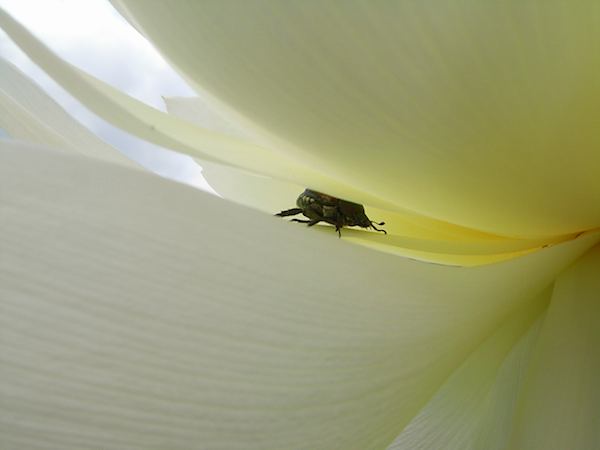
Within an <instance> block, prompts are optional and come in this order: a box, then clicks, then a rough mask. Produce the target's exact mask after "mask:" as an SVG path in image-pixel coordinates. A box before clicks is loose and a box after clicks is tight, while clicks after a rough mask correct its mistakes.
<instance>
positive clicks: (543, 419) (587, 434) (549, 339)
mask: <svg viewBox="0 0 600 450" xmlns="http://www.w3.org/2000/svg"><path fill="white" fill-rule="evenodd" d="M599 273H600V247H596V248H594V249H593V250H591V251H590V252H589V253H588V254H586V255H585V256H584V257H583V258H580V259H579V260H578V261H577V262H576V263H575V264H574V265H573V266H572V267H571V268H569V269H568V270H567V271H566V272H565V273H563V274H561V275H560V276H559V277H558V279H557V281H556V285H555V288H554V293H553V296H552V303H551V304H550V308H549V310H548V314H547V317H546V319H545V321H544V324H543V328H542V330H541V333H540V342H539V344H538V347H537V348H536V350H535V354H534V360H533V363H532V370H531V373H530V374H529V376H528V378H527V380H526V384H525V395H524V398H523V399H522V401H521V404H520V405H519V413H520V414H519V419H518V422H517V424H518V426H517V430H516V432H515V434H514V436H513V439H512V441H511V446H510V448H511V449H515V450H516V449H523V448H526V449H531V450H561V449H566V448H573V449H593V448H599V447H600V433H599V430H600V428H599V425H600V390H599V389H598V380H600V351H599V349H600V276H598V274H599Z"/></svg>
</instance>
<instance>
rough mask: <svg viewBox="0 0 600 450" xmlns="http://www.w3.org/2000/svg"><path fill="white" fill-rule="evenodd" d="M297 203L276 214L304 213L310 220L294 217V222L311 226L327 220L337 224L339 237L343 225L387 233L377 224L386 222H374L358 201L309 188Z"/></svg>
mask: <svg viewBox="0 0 600 450" xmlns="http://www.w3.org/2000/svg"><path fill="white" fill-rule="evenodd" d="M296 205H297V206H298V207H297V208H292V209H286V210H285V211H281V212H279V213H277V214H275V215H276V216H279V217H287V216H295V215H296V214H300V213H302V214H303V215H304V216H306V217H308V218H309V219H310V220H302V219H292V222H300V223H306V224H308V226H309V227H312V226H313V225H316V224H317V223H319V222H327V223H330V224H331V225H335V231H337V232H338V236H339V237H342V232H341V231H340V230H341V229H342V227H354V226H358V227H362V228H373V229H374V230H376V231H380V232H382V233H384V234H387V232H386V231H385V230H380V229H379V228H377V227H376V226H375V225H385V222H379V223H377V222H373V221H372V220H371V219H369V218H368V217H367V215H366V214H365V208H364V206H363V205H359V204H358V203H353V202H349V201H347V200H341V199H339V198H336V197H333V196H331V195H327V194H323V193H322V192H317V191H313V190H312V189H308V188H307V189H305V190H304V192H302V194H300V195H299V196H298V199H297V200H296Z"/></svg>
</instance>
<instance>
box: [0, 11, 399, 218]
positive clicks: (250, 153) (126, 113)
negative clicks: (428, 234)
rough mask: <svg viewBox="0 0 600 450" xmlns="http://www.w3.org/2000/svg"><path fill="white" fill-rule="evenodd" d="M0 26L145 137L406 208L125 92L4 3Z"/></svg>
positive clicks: (82, 94)
mask: <svg viewBox="0 0 600 450" xmlns="http://www.w3.org/2000/svg"><path fill="white" fill-rule="evenodd" d="M0 26H1V27H2V28H3V29H4V31H5V32H6V33H7V34H8V35H9V36H10V37H11V38H12V39H13V40H14V41H15V43H16V44H17V45H18V46H19V47H20V48H21V49H22V50H23V51H24V52H25V53H26V54H27V55H28V56H29V57H30V58H31V59H32V60H33V61H34V62H35V63H36V64H38V65H39V66H40V67H41V68H42V69H43V70H45V71H46V72H47V73H48V75H50V76H51V77H52V78H54V80H55V81H56V82H58V83H59V84H61V85H62V86H63V87H64V88H65V89H66V90H67V91H68V92H69V93H71V94H72V95H73V96H74V97H76V98H77V99H78V100H79V101H81V103H83V104H84V105H85V106H87V107H88V108H89V109H90V110H91V111H93V112H94V113H96V114H97V115H98V116H100V117H102V118H103V119H105V120H106V121H107V122H109V123H111V124H113V125H115V126H117V127H119V128H121V129H123V130H125V131H127V132H129V133H132V134H134V135H136V136H138V137H140V138H142V139H146V140H148V141H149V142H152V143H154V144H157V145H159V146H162V147H166V148H171V149H173V150H177V151H180V152H183V153H186V154H189V155H190V156H194V157H200V158H202V159H203V160H207V161H213V162H219V163H222V164H226V165H229V166H233V167H241V168H244V169H246V170H252V171H254V172H256V173H258V174H263V175H268V176H271V177H273V178H276V179H283V180H288V181H292V182H297V183H299V184H301V185H303V186H313V187H315V188H319V189H321V190H323V191H325V192H330V193H332V194H334V195H335V194H338V196H339V197H342V198H353V199H356V200H360V201H362V202H363V203H372V204H375V205H379V206H381V207H385V208H395V209H400V210H404V208H402V207H399V206H398V205H394V204H393V203H391V202H389V201H385V200H382V199H381V198H378V197H377V196H376V195H373V194H372V193H370V192H368V191H361V190H358V189H356V187H354V185H353V183H351V182H349V181H347V180H341V181H340V180H336V179H334V178H332V176H331V174H329V173H324V172H322V171H321V168H320V167H319V166H312V167H310V166H309V165H308V163H307V161H302V160H293V159H291V158H290V157H289V155H284V154H282V153H281V152H277V151H273V150H272V149H268V148H266V147H263V146H259V145H256V144H253V143H251V142H248V141H243V140H240V139H237V138H233V137H230V136H227V135H224V134H222V133H216V132H214V131H210V130H206V129H202V128H199V127H197V126H194V125H192V124H191V123H189V122H187V121H182V120H180V119H178V118H177V117H175V116H172V115H169V114H165V113H163V112H162V111H159V110H156V109H154V108H152V107H149V106H147V105H146V104H144V103H142V102H140V101H138V100H136V99H134V98H132V97H130V96H128V95H126V94H123V93H122V92H120V91H118V90H117V89H114V88H113V87H111V86H109V85H108V84H106V83H104V82H102V81H101V80H98V79H97V78H94V77H92V76H91V75H89V74H87V73H85V72H83V71H81V70H79V69H77V68H75V67H73V66H72V65H70V64H68V63H66V62H65V61H63V60H61V59H60V58H59V57H57V56H56V55H55V54H54V53H52V52H51V51H50V50H49V49H48V48H47V47H46V46H45V45H44V44H42V43H41V42H39V41H38V40H37V39H36V38H35V37H34V36H33V35H32V34H31V33H29V32H28V31H27V30H26V29H25V28H24V27H23V26H22V25H20V24H19V23H18V22H16V21H15V20H14V19H12V18H11V17H10V16H9V15H8V14H7V13H6V12H5V11H3V10H2V9H1V8H0ZM342 194H343V195H342Z"/></svg>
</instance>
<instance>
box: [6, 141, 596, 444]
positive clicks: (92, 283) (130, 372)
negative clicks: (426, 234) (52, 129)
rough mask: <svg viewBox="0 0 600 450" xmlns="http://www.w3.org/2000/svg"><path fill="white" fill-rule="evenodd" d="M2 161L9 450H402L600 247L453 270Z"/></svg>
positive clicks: (584, 244)
mask: <svg viewBox="0 0 600 450" xmlns="http://www.w3.org/2000/svg"><path fill="white" fill-rule="evenodd" d="M1 145H2V150H1V152H0V158H1V161H0V204H1V205H3V206H2V208H3V210H2V218H3V219H2V221H1V222H0V248H1V249H2V253H1V257H0V277H1V278H0V298H1V299H2V302H1V303H0V307H1V308H2V310H1V314H0V320H1V321H2V324H1V327H0V329H1V330H2V331H1V333H2V334H1V340H0V345H1V352H0V354H1V355H2V365H1V366H0V367H1V369H0V370H1V374H2V376H1V377H0V387H1V389H0V401H1V403H2V405H3V408H2V410H1V411H2V412H1V413H0V430H1V431H2V432H1V433H0V436H1V437H0V439H1V441H0V442H2V444H3V446H4V447H5V448H28V449H41V448H44V449H48V448H56V449H62V450H65V449H77V450H81V449H86V448H90V449H91V448H94V449H96V448H102V449H113V448H114V449H122V448H140V449H142V448H143V449H149V448H199V449H208V448H210V449H228V450H232V449H260V450H265V449H273V450H275V449H281V448H293V449H307V450H308V449H310V450H318V449H323V450H330V449H332V448H344V449H357V450H364V449H368V448H372V449H376V448H385V446H387V445H388V444H389V443H390V442H391V441H392V440H393V439H394V438H395V436H396V435H397V434H398V433H399V432H400V431H401V430H402V428H403V427H404V426H405V425H406V424H407V423H408V422H410V420H411V419H412V417H413V416H414V415H415V414H417V413H418V411H419V409H420V408H421V407H422V406H423V405H425V403H427V401H428V399H429V398H430V397H431V396H432V395H433V394H434V393H435V392H436V390H437V389H438V388H439V387H440V386H441V385H442V384H443V383H444V382H445V380H446V379H447V377H448V376H449V374H450V373H451V372H452V371H453V370H454V369H455V368H456V367H457V366H459V365H460V364H461V363H462V361H463V360H464V359H465V358H466V357H467V356H468V354H469V353H470V352H471V351H473V350H474V349H476V348H477V346H478V345H479V343H480V342H482V340H483V339H484V338H485V337H486V336H487V335H489V334H490V333H491V332H492V331H493V330H494V328H495V327H497V326H498V325H500V324H501V323H502V321H503V320H504V318H505V317H506V315H507V314H509V313H510V312H511V311H512V310H514V309H515V308H516V307H518V306H519V305H524V306H525V305H527V304H528V302H529V301H530V299H533V298H534V297H536V295H538V294H539V293H540V292H541V291H542V290H543V289H544V287H546V286H547V285H548V284H549V283H550V282H551V281H552V280H553V279H554V278H555V276H556V275H557V274H558V273H560V271H561V270H562V269H563V268H564V267H565V266H566V265H568V264H569V263H570V262H571V261H573V260H575V259H576V258H577V257H578V256H579V255H580V254H581V253H582V252H584V251H585V250H586V249H587V248H589V247H590V246H592V245H594V243H595V242H596V241H597V240H598V236H597V235H595V236H588V237H584V238H580V239H577V240H575V241H570V242H567V243H564V244H559V245H556V246H554V247H550V248H547V249H544V250H542V251H540V252H537V253H535V254H532V255H528V256H524V257H522V258H518V259H514V260H511V261H508V262H505V263H499V264H492V265H488V266H483V267H477V268H456V267H443V266H439V265H432V264H426V263H421V262H417V261H411V260H406V259H404V258H398V257H396V256H392V255H386V254H384V253H381V252H375V251H371V250H368V249H364V248H360V247H356V246H351V245H348V244H347V243H345V242H344V241H343V240H338V239H337V238H335V237H332V236H331V235H327V234H320V233H307V232H306V230H305V229H302V228H296V227H292V226H288V224H286V223H283V222H282V221H280V220H278V219H277V218H274V217H269V216H267V215H265V214H262V213H260V212H256V211H252V210H250V209H247V208H243V207H240V206H236V205H233V204H231V203H228V202H226V201H223V200H222V199H219V198H216V197H212V196H209V195H208V194H205V193H203V192H200V191H197V190H194V189H192V188H189V187H186V186H183V185H179V184H177V183H174V182H170V181H167V180H163V179H160V178H159V177H157V176H154V175H150V174H145V173H141V172H139V171H134V170H129V169H125V168H122V167H119V166H116V165H111V164H107V163H102V162H99V161H98V160H93V159H89V158H84V157H76V156H69V155H67V154H63V153H55V152H52V151H49V150H44V149H39V148H36V147H33V146H27V145H25V144H14V143H10V142H7V141H5V142H3V143H2V144H1ZM307 261H310V264H308V263H307ZM525 320H526V319H525ZM511 339H512V338H511ZM8 412H10V413H8Z"/></svg>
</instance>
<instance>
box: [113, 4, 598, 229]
mask: <svg viewBox="0 0 600 450" xmlns="http://www.w3.org/2000/svg"><path fill="white" fill-rule="evenodd" d="M112 3H113V4H114V5H115V6H117V7H118V8H119V10H120V11H121V12H122V13H124V14H125V16H126V17H127V18H128V19H129V20H130V21H131V22H132V23H134V24H135V25H136V27H137V28H138V29H139V30H141V31H142V32H143V33H144V34H145V35H146V36H147V37H149V38H150V39H151V40H152V42H153V43H154V44H155V45H156V46H157V47H158V48H159V49H160V51H161V52H162V53H163V55H165V56H166V57H167V58H168V59H169V60H170V61H171V62H172V63H173V64H174V66H175V67H177V68H178V69H179V71H180V72H181V73H182V74H183V75H184V76H185V77H186V79H188V80H189V81H190V82H191V83H193V85H194V86H195V87H196V88H197V90H198V92H205V93H208V94H209V96H213V97H218V98H219V100H220V101H221V102H222V103H224V104H226V105H227V108H224V107H223V108H222V109H221V110H219V111H220V112H223V114H224V115H226V112H229V113H230V117H234V116H235V119H236V121H238V122H240V123H243V126H244V129H246V130H254V131H255V133H256V134H258V135H260V136H261V137H262V139H263V142H270V143H271V146H272V147H273V148H275V149H278V150H281V151H285V152H287V154H290V155H294V156H295V157H298V158H300V160H303V161H306V162H307V163H309V164H310V165H311V166H313V167H319V169H320V170H321V171H322V173H326V174H328V175H330V176H331V177H333V178H336V179H340V180H346V181H347V182H351V183H352V185H353V186H356V188H357V189H358V190H360V191H364V192H371V193H373V194H375V195H377V196H378V197H381V198H382V199H383V200H387V201H389V202H392V203H394V204H397V205H398V206H402V207H405V208H406V209H408V210H412V211H417V212H419V213H421V214H423V215H425V216H431V217H436V218H438V219H440V220H444V221H448V222H452V223H456V224H460V225H463V226H466V227H470V228H476V229H481V230H486V231H488V232H492V233H496V234H500V235H507V236H521V237H525V236H530V237H535V236H540V235H560V234H568V233H573V232H577V231H580V230H583V229H589V228H594V227H598V226H599V225H600V209H598V208H597V207H596V205H597V204H598V199H600V182H599V180H600V178H599V177H598V168H599V167H600V152H599V151H598V148H599V147H600V134H599V133H598V123H597V117H598V115H599V114H600V107H599V105H600V81H599V79H598V77H597V76H596V74H597V73H598V71H599V70H600V27H599V26H598V21H599V17H600V11H599V9H598V5H597V4H596V3H594V2H584V3H582V4H577V5H571V4H566V3H564V2H561V1H550V2H510V3H507V2H483V3H481V2H480V3H478V4H471V3H449V4H438V3H436V4H435V5H432V4H430V3H429V2H387V3H374V2H350V1H348V2H343V4H340V2H277V3H275V2H269V1H263V0H254V1H245V2H219V1H211V2H176V3H173V2H151V3H148V2H147V1H144V0H112ZM234 113H235V114H234ZM244 119H245V120H244ZM351 198H352V197H351ZM357 200H362V201H361V203H365V204H368V203H369V202H368V201H365V200H364V199H359V198H357Z"/></svg>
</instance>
